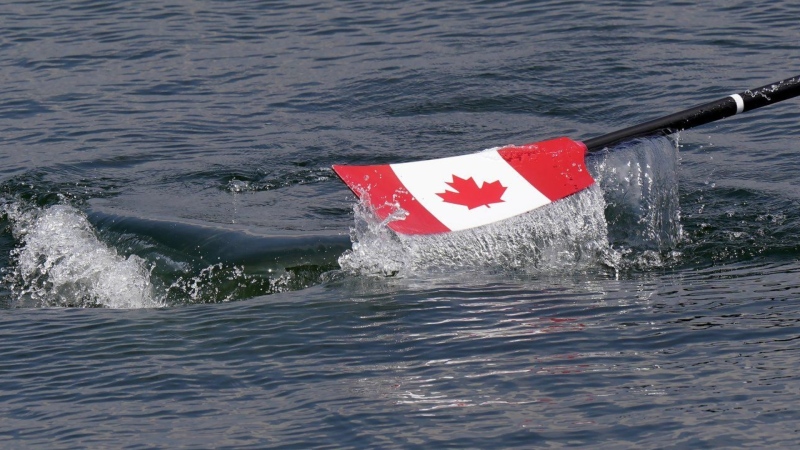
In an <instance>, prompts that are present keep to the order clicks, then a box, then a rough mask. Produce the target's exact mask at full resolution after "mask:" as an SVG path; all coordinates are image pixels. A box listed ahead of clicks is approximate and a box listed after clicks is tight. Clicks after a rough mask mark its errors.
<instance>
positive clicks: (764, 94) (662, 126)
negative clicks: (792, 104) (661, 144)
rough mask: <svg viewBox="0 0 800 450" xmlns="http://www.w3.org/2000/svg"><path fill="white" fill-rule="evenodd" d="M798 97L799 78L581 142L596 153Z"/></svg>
mask: <svg viewBox="0 0 800 450" xmlns="http://www.w3.org/2000/svg"><path fill="white" fill-rule="evenodd" d="M798 95H800V75H799V76H796V77H793V78H787V79H785V80H783V81H778V82H777V83H771V84H768V85H765V86H761V87H760V88H757V89H751V90H747V91H744V92H741V93H739V94H734V95H729V96H727V97H725V98H721V99H719V100H716V101H713V102H710V103H704V104H702V105H698V106H695V107H693V108H689V109H687V110H685V111H681V112H677V113H675V114H670V115H668V116H664V117H661V118H658V119H654V120H651V121H649V122H645V123H643V124H640V125H634V126H632V127H628V128H625V129H622V130H619V131H614V132H612V133H608V134H604V135H602V136H598V137H596V138H592V139H588V140H586V141H584V144H586V147H587V149H588V151H589V152H596V151H599V150H602V149H604V148H605V147H608V146H609V145H611V144H615V143H617V142H619V141H622V140H626V139H632V138H636V137H643V136H649V135H653V134H660V133H663V134H670V133H674V132H677V131H681V130H686V129H689V128H692V127H696V126H699V125H703V124H706V123H709V122H714V121H716V120H720V119H724V118H726V117H730V116H733V115H736V114H739V113H742V112H745V111H750V110H751V109H756V108H760V107H762V106H765V105H769V104H770V103H777V102H780V101H783V100H786V99H789V98H792V97H797V96H798Z"/></svg>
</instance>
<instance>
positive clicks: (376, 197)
mask: <svg viewBox="0 0 800 450" xmlns="http://www.w3.org/2000/svg"><path fill="white" fill-rule="evenodd" d="M333 170H334V171H335V172H336V174H337V175H339V178H341V179H342V181H344V182H345V184H347V186H348V187H349V188H350V190H352V191H353V193H354V194H356V196H357V197H358V198H361V199H364V198H366V200H367V201H368V202H369V204H370V206H372V209H373V210H374V211H375V214H376V215H377V216H378V218H380V219H381V220H384V219H386V218H387V217H389V215H390V214H391V213H393V212H395V211H396V210H397V209H398V207H399V208H402V209H403V210H404V211H406V212H407V213H408V215H407V216H406V218H405V219H401V220H394V221H391V222H389V228H391V229H392V230H394V231H396V232H398V233H403V234H434V233H444V232H446V231H450V229H449V228H447V227H446V226H444V225H443V224H442V222H440V221H439V220H438V219H437V218H436V217H434V216H433V215H432V214H431V213H429V212H428V210H427V209H425V208H424V207H423V206H422V205H421V204H420V203H419V202H418V201H417V200H416V199H414V197H413V196H412V195H411V194H410V193H409V192H408V190H407V189H406V188H405V186H403V183H401V182H400V179H398V178H397V175H395V173H394V171H393V170H392V168H391V167H390V166H388V165H376V166H333Z"/></svg>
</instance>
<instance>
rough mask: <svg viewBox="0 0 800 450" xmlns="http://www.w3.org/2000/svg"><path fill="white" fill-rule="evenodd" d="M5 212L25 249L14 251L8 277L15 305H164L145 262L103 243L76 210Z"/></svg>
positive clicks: (9, 209) (15, 209) (62, 207)
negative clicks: (156, 294) (121, 253)
mask: <svg viewBox="0 0 800 450" xmlns="http://www.w3.org/2000/svg"><path fill="white" fill-rule="evenodd" d="M3 209H4V210H3V212H4V213H5V215H6V216H7V217H8V218H9V221H10V222H11V224H12V232H13V234H14V237H15V239H17V240H18V241H19V242H20V244H21V245H20V246H19V247H17V248H16V249H15V250H14V251H12V253H11V260H12V265H11V267H10V269H9V272H8V273H6V275H5V281H6V284H7V285H8V286H9V287H10V290H11V293H12V297H13V299H14V305H13V306H64V307H66V306H90V307H91V306H102V307H109V308H148V307H158V306H162V303H161V302H159V301H158V300H157V299H156V298H155V296H154V292H153V286H152V283H151V282H150V274H149V272H148V269H147V267H146V265H145V262H144V260H143V259H142V258H140V257H138V256H136V255H131V256H128V257H125V256H122V255H120V254H118V253H117V252H116V251H115V250H114V249H112V248H110V247H108V246H106V245H105V244H103V243H102V242H101V241H100V240H99V239H98V238H97V236H96V235H95V233H94V230H93V228H92V226H91V224H89V222H88V220H86V217H85V216H84V215H83V214H81V213H80V212H79V211H78V210H76V209H75V208H73V207H71V206H66V205H56V206H52V207H50V208H48V209H46V210H41V209H24V208H22V207H20V206H19V205H18V204H10V205H5V207H4V208H3Z"/></svg>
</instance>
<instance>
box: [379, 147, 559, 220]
mask: <svg viewBox="0 0 800 450" xmlns="http://www.w3.org/2000/svg"><path fill="white" fill-rule="evenodd" d="M391 168H392V170H393V171H394V173H395V174H396V175H397V177H398V178H399V179H400V181H401V182H402V183H403V185H404V186H405V187H406V189H408V191H409V192H410V193H411V195H413V196H414V198H416V200H417V201H418V202H419V203H421V204H422V206H424V207H425V209H427V210H428V211H429V212H430V213H431V214H433V215H434V216H435V217H436V218H437V219H439V221H440V222H442V223H443V224H444V225H445V226H446V227H448V228H450V229H451V230H452V231H457V230H465V229H467V228H474V227H479V226H481V225H486V224H489V223H492V222H497V221H498V220H503V219H507V218H509V217H513V216H516V215H519V214H522V213H525V212H528V211H531V210H533V209H536V208H538V207H540V206H542V205H546V204H548V203H550V199H548V198H547V197H545V196H544V195H543V194H542V193H541V192H539V191H538V190H537V189H536V188H534V187H533V186H532V185H531V184H530V183H528V181H527V180H526V179H525V178H523V177H522V175H520V174H519V172H517V171H516V170H514V168H513V167H511V166H510V165H509V164H508V163H507V162H506V161H505V160H504V159H503V157H502V156H500V154H499V153H497V151H496V150H486V151H483V152H480V153H474V154H470V155H463V156H454V157H451V158H440V159H433V160H428V161H415V162H409V163H401V164H392V165H391ZM498 183H499V185H498ZM451 184H454V185H453V186H451ZM448 191H449V192H450V194H446V192H448ZM438 194H445V197H444V198H443V197H442V196H440V195H438Z"/></svg>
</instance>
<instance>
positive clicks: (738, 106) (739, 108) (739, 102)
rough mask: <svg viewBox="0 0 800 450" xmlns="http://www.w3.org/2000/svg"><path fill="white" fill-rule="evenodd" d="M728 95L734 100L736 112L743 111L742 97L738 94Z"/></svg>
mask: <svg viewBox="0 0 800 450" xmlns="http://www.w3.org/2000/svg"><path fill="white" fill-rule="evenodd" d="M730 97H731V98H732V99H733V101H735V102H736V114H741V113H742V111H744V99H743V98H742V96H741V95H739V94H733V95H731V96H730Z"/></svg>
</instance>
